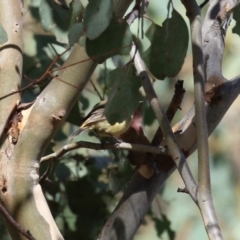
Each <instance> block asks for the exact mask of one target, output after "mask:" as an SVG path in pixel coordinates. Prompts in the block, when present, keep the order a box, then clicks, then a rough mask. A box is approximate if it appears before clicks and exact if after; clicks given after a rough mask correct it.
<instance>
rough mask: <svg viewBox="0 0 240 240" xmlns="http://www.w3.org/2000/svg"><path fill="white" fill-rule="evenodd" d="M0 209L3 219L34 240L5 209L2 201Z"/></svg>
mask: <svg viewBox="0 0 240 240" xmlns="http://www.w3.org/2000/svg"><path fill="white" fill-rule="evenodd" d="M0 211H1V213H2V214H3V216H4V217H5V219H6V220H7V221H8V222H9V223H10V224H11V225H12V226H13V227H15V228H16V229H17V230H18V231H19V232H20V233H21V234H22V235H23V236H25V237H26V238H27V239H29V240H36V238H34V237H33V236H32V234H31V233H30V231H29V230H25V229H24V228H23V227H22V226H21V225H20V224H19V223H18V222H16V220H15V219H14V218H13V217H12V216H11V215H10V214H9V212H8V211H7V210H6V208H5V207H4V206H3V204H2V202H1V201H0Z"/></svg>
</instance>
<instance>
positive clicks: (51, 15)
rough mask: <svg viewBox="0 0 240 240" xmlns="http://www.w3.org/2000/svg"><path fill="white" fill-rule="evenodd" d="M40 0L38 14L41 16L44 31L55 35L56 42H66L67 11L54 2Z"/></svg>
mask: <svg viewBox="0 0 240 240" xmlns="http://www.w3.org/2000/svg"><path fill="white" fill-rule="evenodd" d="M50 2H51V1H47V0H41V3H40V6H39V15H40V18H41V23H42V27H43V29H44V30H45V31H46V32H51V33H53V34H54V35H55V36H56V39H57V41H58V42H61V43H68V37H67V34H66V33H67V27H66V25H65V20H66V18H67V11H66V10H65V9H61V8H60V7H59V6H58V5H57V4H56V3H54V2H51V4H50Z"/></svg>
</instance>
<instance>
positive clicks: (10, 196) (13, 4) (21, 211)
mask: <svg viewBox="0 0 240 240" xmlns="http://www.w3.org/2000/svg"><path fill="white" fill-rule="evenodd" d="M20 2H21V1H20V0H19V1H17V0H15V1H13V0H11V1H9V2H8V3H7V4H6V3H5V2H4V3H1V4H2V7H1V8H0V9H1V10H0V11H1V14H0V17H1V18H2V16H4V17H5V20H4V21H5V22H9V23H10V25H11V30H10V31H11V34H12V33H14V34H16V33H15V32H14V30H15V28H14V27H15V24H16V23H17V24H18V26H19V27H21V22H20V23H19V22H18V21H17V20H16V18H18V17H19V18H20V19H21V11H20V10H21V9H20V6H19V3H20ZM116 2H117V3H118V5H117V6H116V5H115V6H114V11H115V13H119V12H118V10H120V11H121V14H123V12H124V11H125V10H126V8H127V7H128V6H129V4H130V3H131V1H129V0H125V1H116ZM9 9H11V11H10V10H9ZM16 10H17V11H16ZM121 14H120V15H121ZM120 15H119V16H120ZM4 21H3V20H2V19H1V23H2V22H4ZM4 27H5V26H4ZM10 39H11V36H10ZM19 39H20V40H21V39H22V35H20V37H19ZM20 40H19V41H20ZM2 50H3V49H2ZM13 50H14V54H12V55H11V54H10V55H9V54H8V58H6V59H3V60H4V63H3V64H2V65H1V69H3V68H2V66H4V64H5V63H9V64H10V63H11V64H12V65H11V69H10V70H8V73H7V72H5V75H4V76H1V80H2V79H3V80H4V81H5V84H6V86H7V85H8V84H10V83H9V82H11V84H12V85H11V87H10V85H9V88H8V89H7V88H4V87H5V85H4V86H1V90H0V91H2V89H4V92H2V93H1V96H2V95H5V94H7V93H9V92H11V90H17V88H18V86H17V85H20V84H17V83H16V81H15V79H16V75H17V76H18V78H20V79H21V71H22V70H21V69H22V66H21V63H22V61H21V59H19V57H18V56H19V55H18V52H20V53H21V50H19V47H18V45H17V47H15V48H14V47H13ZM4 51H7V48H6V50H5V49H4ZM2 52H3V51H2ZM2 52H1V54H2ZM9 56H10V57H9ZM15 61H16V62H15ZM83 61H84V62H83ZM77 62H81V63H80V64H76V65H72V64H74V63H77ZM19 63H20V65H19ZM70 65H72V66H70ZM96 66H97V64H96V63H94V62H93V61H92V60H91V59H89V57H88V56H87V54H86V52H85V50H84V48H82V47H80V46H79V45H75V46H74V48H73V51H72V52H71V54H70V56H69V57H68V59H67V60H66V62H65V63H64V67H65V68H64V69H62V70H60V71H59V76H58V78H54V79H53V80H52V81H51V83H50V84H49V85H48V86H47V87H46V88H45V89H44V91H43V92H42V93H41V94H40V95H39V96H38V98H37V99H36V101H35V103H34V104H33V106H32V107H31V108H30V109H28V110H27V111H28V115H24V111H23V119H22V122H24V123H26V124H25V125H23V129H22V131H21V133H20V135H19V138H18V142H17V144H16V145H14V146H13V145H12V144H11V143H9V141H6V143H7V144H8V145H7V146H4V148H3V149H1V152H2V153H4V159H1V162H0V163H1V166H0V167H1V169H4V172H2V178H1V182H0V183H1V184H2V185H4V186H1V189H5V192H1V194H2V196H1V197H2V199H3V202H4V204H5V203H6V205H5V206H6V209H7V210H8V211H9V212H10V213H11V215H12V216H13V217H14V218H15V219H16V221H17V222H19V223H20V225H21V226H23V227H24V228H25V229H28V230H29V231H30V232H31V233H32V234H33V235H34V236H35V237H36V238H37V239H49V240H50V239H58V240H60V239H62V236H61V233H60V232H59V230H58V228H57V226H56V223H55V221H54V219H53V217H52V215H51V212H50V210H49V207H48V205H47V202H46V199H45V198H44V196H43V193H42V189H41V187H40V185H39V161H40V158H41V156H42V155H43V153H44V150H45V149H46V147H47V146H48V144H49V142H50V140H51V138H52V136H53V135H54V134H55V133H56V131H57V129H58V128H59V127H60V125H61V124H62V123H63V121H64V120H65V119H66V117H67V114H68V113H69V111H70V110H71V108H72V107H73V105H74V103H75V102H76V101H77V99H78V97H79V95H80V94H81V92H82V90H83V88H84V87H85V85H86V83H87V82H88V80H89V78H90V76H91V75H92V73H93V71H94V70H95V68H96ZM11 72H12V73H14V74H15V75H11ZM8 74H9V76H8V77H7V75H8ZM59 79H60V80H64V82H63V81H59ZM6 80H7V81H6ZM18 82H19V83H20V81H19V79H18ZM73 86H74V87H73ZM5 89H6V91H5ZM17 97H19V95H18V94H16V95H13V96H11V97H7V98H5V99H4V100H2V101H4V104H5V106H7V111H6V112H4V114H3V112H2V114H0V116H1V117H2V116H6V117H5V118H4V121H5V122H7V120H6V119H7V118H8V116H9V112H10V111H9V110H8V108H9V109H10V107H9V106H11V109H13V104H12V103H13V102H14V101H13V100H12V99H16V98H17ZM8 99H11V102H9V104H8V101H10V100H8ZM10 103H11V104H12V105H11V104H10ZM11 109H10V110H11ZM0 110H1V111H5V109H4V107H3V108H2V107H1V108H0ZM4 124H5V123H3V124H1V127H2V132H3V129H4V127H5V126H4ZM11 149H13V150H14V151H11V152H10V151H9V150H11ZM5 185H6V186H5ZM3 187H4V188H3ZM33 219H34V222H37V224H35V225H34V224H33ZM9 229H10V231H11V235H12V238H13V239H23V237H22V236H21V235H20V234H19V233H18V232H17V231H16V229H14V228H13V227H12V226H9Z"/></svg>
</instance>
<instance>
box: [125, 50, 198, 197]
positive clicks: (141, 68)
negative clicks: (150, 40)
mask: <svg viewBox="0 0 240 240" xmlns="http://www.w3.org/2000/svg"><path fill="white" fill-rule="evenodd" d="M135 51H136V47H135V46H133V47H132V50H131V52H130V55H131V56H133V54H134V53H135ZM134 64H135V67H136V70H137V72H138V75H139V76H140V78H141V80H142V85H143V88H144V91H145V93H146V96H147V99H148V101H149V102H150V104H151V106H152V109H153V111H154V113H155V115H156V118H157V120H158V123H159V125H160V126H161V129H162V132H163V135H164V137H165V139H166V143H167V146H168V150H169V154H170V155H171V157H172V159H173V161H174V162H175V164H176V166H177V168H178V171H179V173H180V175H181V177H182V179H183V181H184V183H185V185H186V187H187V189H188V191H189V193H190V195H191V197H192V199H193V200H194V201H196V200H197V196H196V193H197V185H196V182H195V180H194V178H193V176H192V173H191V171H190V169H189V167H188V164H187V161H186V159H185V156H184V155H183V153H182V151H181V149H180V148H179V145H178V143H177V141H176V139H175V137H174V134H173V132H172V129H171V126H170V124H169V122H168V120H167V117H166V114H165V113H164V110H163V108H162V106H161V104H160V102H159V100H158V97H157V95H156V93H155V91H154V89H153V86H152V84H151V80H150V78H149V76H148V73H147V71H146V68H145V64H144V62H143V61H142V59H141V57H140V54H139V52H138V51H137V53H136V54H135V58H134Z"/></svg>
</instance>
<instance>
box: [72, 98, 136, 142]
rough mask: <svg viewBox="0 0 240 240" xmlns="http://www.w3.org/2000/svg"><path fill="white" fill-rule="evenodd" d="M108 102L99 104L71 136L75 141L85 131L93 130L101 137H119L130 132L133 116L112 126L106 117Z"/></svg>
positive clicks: (104, 101)
mask: <svg viewBox="0 0 240 240" xmlns="http://www.w3.org/2000/svg"><path fill="white" fill-rule="evenodd" d="M106 102H107V100H103V101H101V102H99V103H97V104H96V105H95V106H94V107H93V109H92V111H91V112H90V113H89V114H88V115H87V116H86V117H85V118H84V119H83V123H82V125H81V126H80V128H79V129H78V130H77V131H76V132H74V133H73V134H72V135H71V136H70V140H73V139H74V138H75V137H77V136H78V135H79V134H81V133H82V132H84V131H85V130H93V131H94V132H95V133H96V135H98V136H99V137H117V136H119V135H121V134H123V133H124V132H126V131H127V130H128V128H129V127H130V125H131V123H132V116H130V117H129V118H128V119H126V120H124V121H123V122H120V123H118V122H117V123H115V124H114V125H111V124H110V123H109V122H108V121H107V119H106V116H105V115H104V108H105V105H106Z"/></svg>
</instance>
